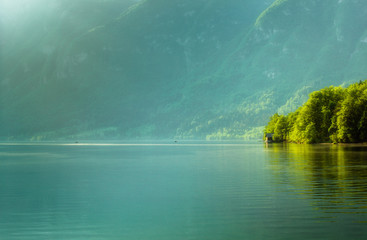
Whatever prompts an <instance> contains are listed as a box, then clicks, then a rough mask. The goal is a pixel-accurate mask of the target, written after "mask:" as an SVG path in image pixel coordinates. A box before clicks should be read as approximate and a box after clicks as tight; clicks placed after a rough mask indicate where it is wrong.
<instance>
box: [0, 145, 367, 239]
mask: <svg viewBox="0 0 367 240" xmlns="http://www.w3.org/2000/svg"><path fill="white" fill-rule="evenodd" d="M0 239H5V240H12V239H22V240H28V239H29V240H31V239H32V240H33V239H34V240H35V239H37V240H40V239H53V240H55V239H56V240H57V239H67V240H70V239H128V240H135V239H140V240H141V239H149V240H152V239H159V240H176V239H185V240H186V239H197V240H205V239H208V240H209V239H210V240H216V239H218V240H219V239H220V240H222V239H229V240H237V239H241V240H243V239H246V240H248V239H249V240H250V239H282V240H284V239H292V240H294V239H367V147H365V146H362V145H360V146H358V145H356V146H351V145H344V146H339V145H296V144H289V145H286V144H284V145H283V144H270V145H265V144H263V143H215V144H213V143H210V142H209V143H205V142H204V143H201V142H193V143H189V142H184V143H181V142H179V143H176V144H174V143H169V144H59V143H43V144H27V143H18V144H7V143H2V144H0Z"/></svg>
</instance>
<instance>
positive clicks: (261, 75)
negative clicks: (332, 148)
mask: <svg viewBox="0 0 367 240" xmlns="http://www.w3.org/2000/svg"><path fill="white" fill-rule="evenodd" d="M366 12H367V5H366V4H365V3H364V2H363V1H357V0H356V1H337V0H327V1H324V0H311V1H310V0H304V1H303V0H286V1H284V0H282V1H280V0H279V1H275V2H274V3H273V4H272V5H271V6H270V7H269V8H268V9H267V10H266V11H264V12H263V13H262V14H261V15H260V16H259V18H258V19H257V21H256V24H255V26H254V29H252V30H251V32H250V33H249V34H248V35H247V37H246V38H245V39H244V40H243V42H242V44H241V45H240V46H239V47H238V48H237V50H236V51H234V54H232V55H231V56H230V57H228V58H227V59H226V60H225V61H224V63H223V65H222V66H221V68H220V69H219V70H218V71H217V72H216V73H215V74H213V75H212V76H215V75H219V76H221V78H222V76H229V77H228V78H226V79H221V80H220V79H217V80H216V81H224V82H225V81H227V82H231V81H233V79H232V77H233V76H240V78H241V80H240V81H238V84H237V86H236V88H232V89H230V90H229V91H228V92H229V93H230V95H231V96H232V97H231V98H229V99H230V101H228V104H229V103H232V104H233V105H234V109H232V110H230V112H227V113H226V114H225V115H223V114H218V115H217V116H216V117H215V118H213V119H210V120H209V121H210V122H216V121H220V122H221V123H223V124H222V126H221V127H222V130H221V129H219V131H217V132H216V133H215V132H214V134H212V136H213V137H216V136H217V137H218V136H219V137H220V136H222V137H223V136H224V137H225V136H226V135H228V136H233V135H238V134H239V135H241V132H239V131H237V129H238V127H237V126H238V125H240V126H241V127H242V128H243V129H246V127H248V126H261V125H263V124H264V123H265V122H266V121H267V119H268V116H269V114H268V113H269V112H276V111H278V112H280V113H287V112H289V111H294V110H295V109H296V108H297V107H298V106H300V105H301V104H302V103H303V102H304V101H305V100H306V99H307V95H308V93H310V92H311V91H313V90H316V89H319V88H322V87H325V86H328V85H332V84H333V85H339V84H348V83H351V82H353V81H356V80H360V79H364V78H365V76H366V70H365V66H366V63H367V54H366V51H367V44H366V37H367V35H366V34H367V27H366V26H367V25H366V23H367V22H366V18H365V17H364V16H365V14H366ZM214 81H215V80H214ZM254 89H256V90H254ZM249 90H250V91H249ZM227 100H228V98H227ZM200 125H201V126H202V128H204V129H205V128H206V126H207V125H208V124H205V123H203V122H201V123H199V124H198V126H200ZM195 127H197V126H195ZM242 134H243V133H242Z"/></svg>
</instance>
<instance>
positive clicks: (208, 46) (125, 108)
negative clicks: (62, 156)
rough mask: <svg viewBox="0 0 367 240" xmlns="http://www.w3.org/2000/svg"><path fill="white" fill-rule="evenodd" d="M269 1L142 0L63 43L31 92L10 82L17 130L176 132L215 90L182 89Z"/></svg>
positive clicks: (10, 115)
mask: <svg viewBox="0 0 367 240" xmlns="http://www.w3.org/2000/svg"><path fill="white" fill-rule="evenodd" d="M265 8H266V1H263V2H262V1H255V0H253V1H246V3H242V2H239V1H238V0H231V1H227V2H225V3H224V2H222V1H219V0H218V1H210V2H207V1H203V0H202V1H186V2H185V3H182V1H178V0H176V1H163V0H151V1H140V2H139V3H138V4H137V5H134V6H133V7H131V8H129V9H128V10H126V11H124V12H123V13H122V14H121V15H120V16H119V17H118V18H116V19H115V20H113V21H111V22H108V23H106V24H101V25H96V26H95V27H94V28H90V29H89V30H88V31H84V32H83V31H82V34H79V35H73V37H72V38H70V39H69V41H67V43H66V44H64V45H62V46H58V48H57V51H55V53H54V54H53V55H52V56H51V57H49V58H47V64H43V71H42V72H41V73H40V72H39V71H35V72H31V73H29V75H30V76H32V77H34V78H41V79H43V81H37V80H30V81H29V82H30V84H32V87H31V91H30V92H29V93H27V94H26V95H28V97H27V96H22V97H21V98H20V100H21V101H20V102H19V100H18V98H16V99H14V101H9V98H10V97H11V96H20V95H23V93H21V91H20V90H19V89H15V90H14V88H12V87H11V86H9V87H8V89H9V90H10V91H9V92H8V95H7V96H6V97H5V100H6V101H7V104H4V105H5V106H6V108H7V109H5V111H4V112H6V114H5V116H3V119H5V122H7V123H9V122H10V119H19V120H18V121H19V122H18V121H15V122H14V121H13V122H12V123H11V125H12V128H13V129H14V130H15V131H17V132H16V133H15V135H18V134H21V133H24V134H25V135H34V134H35V133H38V132H40V131H41V130H43V132H44V133H42V134H40V135H42V136H46V137H48V138H50V137H51V138H52V137H54V136H57V135H71V134H75V133H81V134H82V135H79V136H80V137H87V138H88V137H101V136H93V135H95V134H97V135H98V134H99V133H101V134H104V135H105V134H112V136H111V137H122V138H130V137H140V136H141V137H169V136H173V135H175V134H176V129H177V126H179V125H180V124H181V122H187V121H191V118H192V116H193V115H195V113H196V112H198V111H202V109H205V108H208V109H209V108H212V104H211V98H213V97H210V96H209V97H206V98H201V99H198V97H199V96H196V98H191V96H190V98H189V99H188V98H187V96H185V95H184V92H183V91H182V89H183V88H184V87H185V86H186V85H188V86H193V85H197V84H201V82H202V80H197V81H195V80H193V79H191V80H190V81H186V80H187V79H190V78H192V77H197V76H199V75H205V74H210V73H211V72H212V68H213V67H215V66H217V65H218V64H220V62H221V59H222V58H223V56H225V55H226V54H227V52H228V50H230V49H231V47H232V46H231V45H232V44H233V42H236V41H238V40H239V39H241V37H242V36H243V34H245V33H246V32H247V31H248V30H249V29H250V27H251V26H252V25H253V23H254V22H255V19H256V17H257V15H258V14H259V13H260V12H261V11H262V10H263V9H265ZM53 37H54V36H53ZM40 44H41V45H42V46H43V45H44V41H42V42H41V43H40ZM32 60H33V57H32ZM32 60H31V59H30V60H29V62H30V61H32ZM35 64H36V65H39V63H35ZM32 69H35V68H32ZM16 72H18V73H19V71H16ZM21 74H22V73H21ZM10 75H11V76H14V75H12V74H10ZM37 75H41V76H42V77H40V76H37ZM189 76H190V78H189ZM8 78H10V77H8ZM18 79H20V81H22V84H23V83H24V80H23V79H22V76H19V77H18ZM23 89H24V91H27V89H29V88H28V86H25V87H24V88H23ZM208 90H209V89H208ZM12 91H14V93H15V94H13V92H12ZM199 92H200V94H201V93H205V92H206V91H205V89H200V91H199ZM195 94H196V92H195ZM208 94H210V91H209V92H208ZM190 95H192V93H190ZM45 100H46V101H47V102H44V101H45ZM23 116H27V117H31V119H24V117H23ZM96 129H97V130H98V131H97V133H96V132H95V130H96ZM55 130H56V131H55ZM8 131H9V130H8ZM111 131H112V132H111ZM13 134H14V133H13ZM91 135H92V136H91ZM79 136H78V137H79ZM107 137H108V136H107Z"/></svg>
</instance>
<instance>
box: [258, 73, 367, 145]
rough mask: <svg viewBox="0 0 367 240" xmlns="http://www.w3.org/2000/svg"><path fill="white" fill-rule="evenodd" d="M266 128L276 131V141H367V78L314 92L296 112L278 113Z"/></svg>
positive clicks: (268, 131)
mask: <svg viewBox="0 0 367 240" xmlns="http://www.w3.org/2000/svg"><path fill="white" fill-rule="evenodd" d="M264 132H265V134H266V133H273V134H274V136H276V137H275V139H274V140H275V141H289V142H298V143H320V142H340V143H345V142H348V143H355V142H363V141H367V80H365V81H363V82H362V81H360V82H359V83H355V84H352V85H350V86H349V87H348V88H342V87H334V86H330V87H327V88H324V89H321V90H319V91H315V92H312V93H311V94H310V97H309V99H308V101H307V102H306V103H305V104H304V105H303V106H301V107H300V108H299V109H297V110H296V111H295V112H292V113H290V114H288V115H287V116H283V115H279V114H277V113H276V114H274V115H273V116H272V117H271V119H270V121H269V123H268V125H267V126H266V127H265V131H264Z"/></svg>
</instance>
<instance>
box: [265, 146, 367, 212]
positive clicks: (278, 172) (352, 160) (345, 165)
mask: <svg viewBox="0 0 367 240" xmlns="http://www.w3.org/2000/svg"><path fill="white" fill-rule="evenodd" d="M266 151H267V153H268V154H269V158H268V164H269V168H270V169H271V172H272V175H273V180H274V183H275V184H276V185H277V186H279V187H280V186H286V185H288V187H287V188H285V189H286V191H294V192H295V193H297V194H298V195H302V198H307V199H313V201H312V204H313V205H314V206H315V208H316V209H319V210H322V211H323V212H328V213H367V146H364V145H331V144H325V145H308V144H301V145H300V144H269V145H266ZM280 189H284V188H282V187H280Z"/></svg>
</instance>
